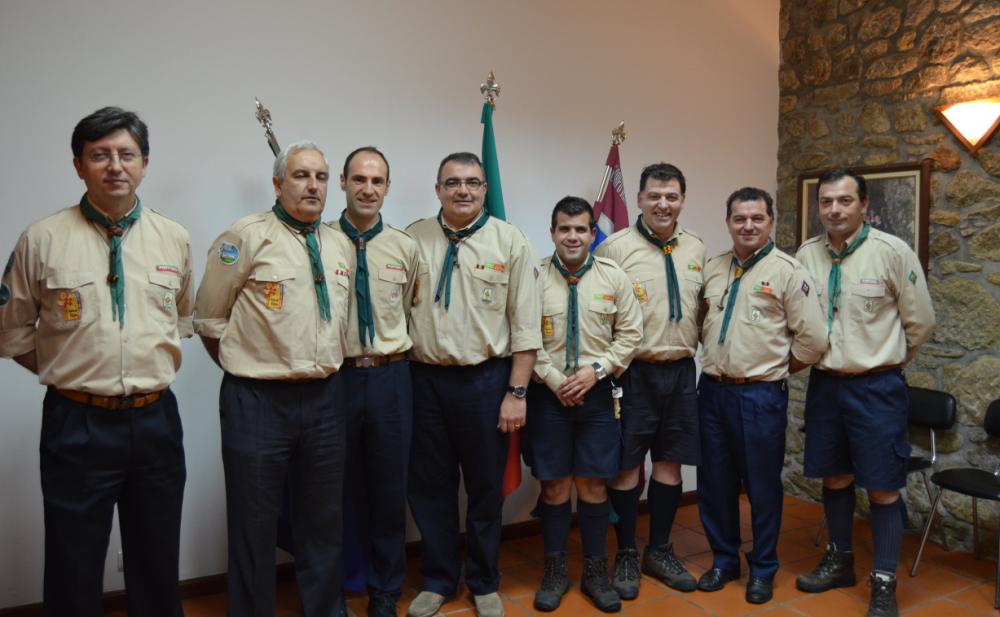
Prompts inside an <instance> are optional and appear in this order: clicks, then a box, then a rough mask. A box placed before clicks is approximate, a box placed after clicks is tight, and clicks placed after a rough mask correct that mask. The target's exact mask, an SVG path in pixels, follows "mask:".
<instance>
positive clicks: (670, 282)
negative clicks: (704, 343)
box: [635, 216, 682, 321]
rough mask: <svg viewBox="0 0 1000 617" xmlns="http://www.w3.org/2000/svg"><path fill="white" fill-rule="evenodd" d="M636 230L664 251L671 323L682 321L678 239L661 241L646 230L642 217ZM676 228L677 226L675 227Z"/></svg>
mask: <svg viewBox="0 0 1000 617" xmlns="http://www.w3.org/2000/svg"><path fill="white" fill-rule="evenodd" d="M635 228H636V229H638V230H639V233H640V234H642V237H643V238H645V239H647V240H649V241H650V242H652V243H653V245H655V246H656V247H657V248H658V249H660V250H661V251H663V262H664V265H665V266H666V270H667V301H668V303H669V305H670V321H680V320H681V314H682V313H681V286H680V284H678V282H677V270H676V269H675V268H674V255H673V253H674V247H675V246H677V238H676V237H675V238H673V239H672V240H670V241H668V242H664V241H663V240H660V239H659V238H657V237H656V236H655V235H653V234H652V233H650V232H649V230H648V229H646V226H645V225H643V224H642V217H641V216H640V217H639V218H638V219H636V221H635ZM675 228H676V225H675Z"/></svg>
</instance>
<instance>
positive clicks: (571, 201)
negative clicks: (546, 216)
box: [550, 195, 597, 231]
mask: <svg viewBox="0 0 1000 617" xmlns="http://www.w3.org/2000/svg"><path fill="white" fill-rule="evenodd" d="M560 212H562V213H563V214H565V215H566V216H579V215H581V214H587V215H590V228H591V229H593V228H594V227H596V226H597V222H596V221H594V209H593V208H591V207H590V202H588V201H587V200H586V199H583V198H582V197H573V196H572V195H567V196H566V197H563V198H562V199H560V200H559V201H558V202H556V207H555V208H553V209H552V227H551V228H550V229H551V230H552V231H555V228H556V219H557V218H559V213H560Z"/></svg>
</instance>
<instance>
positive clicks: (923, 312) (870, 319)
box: [796, 228, 934, 373]
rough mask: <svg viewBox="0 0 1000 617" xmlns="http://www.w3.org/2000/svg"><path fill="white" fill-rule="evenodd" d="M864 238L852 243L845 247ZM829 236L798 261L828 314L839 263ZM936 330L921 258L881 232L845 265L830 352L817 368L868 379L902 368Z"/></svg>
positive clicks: (809, 245) (806, 246) (812, 242)
mask: <svg viewBox="0 0 1000 617" xmlns="http://www.w3.org/2000/svg"><path fill="white" fill-rule="evenodd" d="M859 233H861V229H860V228H859V229H858V231H857V232H856V233H855V234H854V235H852V236H851V237H850V238H848V239H847V243H846V244H845V245H844V246H850V244H851V242H853V241H854V239H855V238H856V237H857V234H859ZM829 246H830V245H829V239H828V238H827V236H826V235H825V234H824V235H822V236H816V237H814V238H810V239H809V240H807V241H805V242H804V243H803V244H802V246H801V247H799V251H798V253H797V254H796V258H797V259H798V260H799V261H800V262H802V265H804V266H805V267H806V269H807V270H809V273H810V274H812V276H813V279H814V280H815V281H816V294H817V296H818V297H819V300H820V305H821V306H822V308H823V311H824V314H826V312H827V311H829V308H830V298H829V296H828V295H827V291H828V290H827V289H826V285H827V282H828V281H829V277H830V269H831V268H832V267H833V262H832V261H831V260H830V254H829V252H828V248H829ZM933 329H934V307H933V306H932V304H931V296H930V293H929V292H928V290H927V279H926V278H925V277H924V271H923V268H922V266H921V265H920V260H919V259H918V258H917V255H916V253H914V252H913V250H912V249H911V248H910V247H909V246H907V245H906V243H905V242H903V241H902V240H900V239H899V238H897V237H896V236H893V235H891V234H887V233H885V232H882V231H879V230H877V229H875V228H869V231H868V238H867V239H866V240H865V241H864V242H863V243H861V245H860V246H859V247H858V248H857V250H855V251H854V253H852V254H851V255H850V256H849V257H847V258H846V259H844V261H843V263H841V264H840V306H839V308H838V310H837V311H836V312H835V314H834V317H833V330H832V331H831V332H830V349H829V351H827V352H826V354H824V355H823V357H822V359H820V361H819V363H817V365H816V366H817V367H819V368H821V369H827V370H833V371H840V372H844V373H862V372H865V371H868V370H871V369H873V368H878V367H881V366H891V365H895V364H902V363H903V362H905V361H906V354H907V350H908V349H914V348H917V347H919V346H920V345H922V344H923V343H924V342H925V341H926V340H927V339H928V338H929V337H930V335H931V331H932V330H933Z"/></svg>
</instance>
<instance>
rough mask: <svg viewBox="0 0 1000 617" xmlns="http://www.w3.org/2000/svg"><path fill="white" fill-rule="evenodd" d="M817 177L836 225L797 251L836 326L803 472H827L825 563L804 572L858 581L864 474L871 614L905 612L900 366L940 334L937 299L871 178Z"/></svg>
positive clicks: (820, 374) (813, 392)
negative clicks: (883, 227) (889, 226)
mask: <svg viewBox="0 0 1000 617" xmlns="http://www.w3.org/2000/svg"><path fill="white" fill-rule="evenodd" d="M818 186H819V189H818V193H819V194H818V198H819V219H820V221H821V222H822V223H823V227H824V229H826V233H825V234H823V235H821V236H816V237H815V238H810V239H809V240H807V241H806V242H804V243H803V244H802V247H801V248H799V252H798V255H797V257H798V259H799V261H801V262H802V264H803V265H804V266H805V267H806V268H807V269H808V270H809V272H810V273H811V274H812V275H813V278H814V279H815V280H816V286H817V290H816V292H817V294H818V296H819V299H820V303H821V304H822V306H823V309H824V310H825V311H826V319H827V327H828V329H829V331H830V349H829V351H827V352H826V354H824V355H823V357H822V359H820V361H819V362H818V363H817V364H816V367H815V368H814V369H813V370H812V374H811V375H810V376H809V389H808V392H807V394H806V451H805V474H806V475H807V476H810V477H814V478H823V509H824V511H825V513H826V521H827V524H828V529H829V534H830V542H829V544H828V545H827V551H826V554H825V555H824V556H823V559H822V560H821V561H820V563H819V565H817V566H816V569H815V570H813V571H812V572H810V573H808V574H802V575H800V576H799V577H798V578H797V579H796V580H795V584H796V586H797V587H798V588H799V589H801V590H802V591H807V592H810V593H819V592H821V591H826V590H828V589H833V588H835V587H849V586H852V585H854V584H856V582H857V579H856V577H855V573H854V553H853V552H852V548H853V547H852V541H853V538H852V532H853V529H854V525H853V516H854V484H855V480H856V481H857V484H859V485H860V486H861V487H863V488H865V489H867V490H868V498H869V501H870V503H871V526H872V543H873V544H874V546H875V559H874V562H873V564H872V565H873V568H872V573H871V576H870V577H869V580H870V583H871V598H870V605H869V609H868V614H869V615H873V616H877V617H882V616H886V615H889V616H895V615H897V614H898V613H899V610H898V608H897V606H896V565H897V562H898V561H899V547H900V543H901V541H902V533H903V521H902V517H901V515H900V511H899V503H898V499H899V489H900V488H902V487H903V486H905V485H906V459H907V457H909V455H910V444H909V442H908V441H907V433H906V414H907V407H908V395H907V390H906V381H905V379H904V378H903V371H902V367H903V366H904V365H905V364H906V363H907V362H909V361H910V360H911V359H912V358H913V356H914V355H915V354H916V353H917V349H918V348H919V347H920V345H922V344H923V343H924V341H926V340H927V338H928V337H929V336H930V334H931V330H932V329H933V328H934V309H933V307H932V306H931V298H930V294H929V293H928V291H927V280H926V278H925V277H924V271H923V268H922V267H921V265H920V260H918V259H917V256H916V254H915V253H914V252H913V250H912V249H910V247H908V246H907V245H906V243H904V242H903V241H902V240H900V239H899V238H897V237H895V236H892V235H890V234H887V233H884V232H882V231H879V230H877V229H874V228H872V227H871V226H870V225H869V224H868V223H867V222H865V213H866V212H867V209H868V191H867V188H866V186H865V180H864V178H863V177H861V176H860V175H857V174H855V173H852V172H850V171H847V170H843V169H837V170H833V171H830V172H827V173H826V174H824V175H823V176H822V177H821V178H820V179H819V184H818ZM824 287H825V288H824Z"/></svg>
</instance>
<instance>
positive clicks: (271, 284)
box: [250, 268, 340, 317]
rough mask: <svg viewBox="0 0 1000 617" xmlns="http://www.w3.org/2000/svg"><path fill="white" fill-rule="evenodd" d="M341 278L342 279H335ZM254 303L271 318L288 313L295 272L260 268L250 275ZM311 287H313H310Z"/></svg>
mask: <svg viewBox="0 0 1000 617" xmlns="http://www.w3.org/2000/svg"><path fill="white" fill-rule="evenodd" d="M335 278H340V277H335ZM250 281H251V283H250V286H251V287H252V293H253V303H254V305H256V306H258V307H259V308H260V309H261V311H262V312H264V313H265V314H267V315H269V316H270V317H277V316H279V315H281V316H283V315H286V314H287V313H288V310H287V309H286V306H287V304H288V302H289V300H290V298H289V295H290V294H291V290H292V287H293V282H294V281H295V271H294V270H281V269H278V268H260V269H258V270H255V271H254V272H251V273H250ZM310 287H311V286H310Z"/></svg>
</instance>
